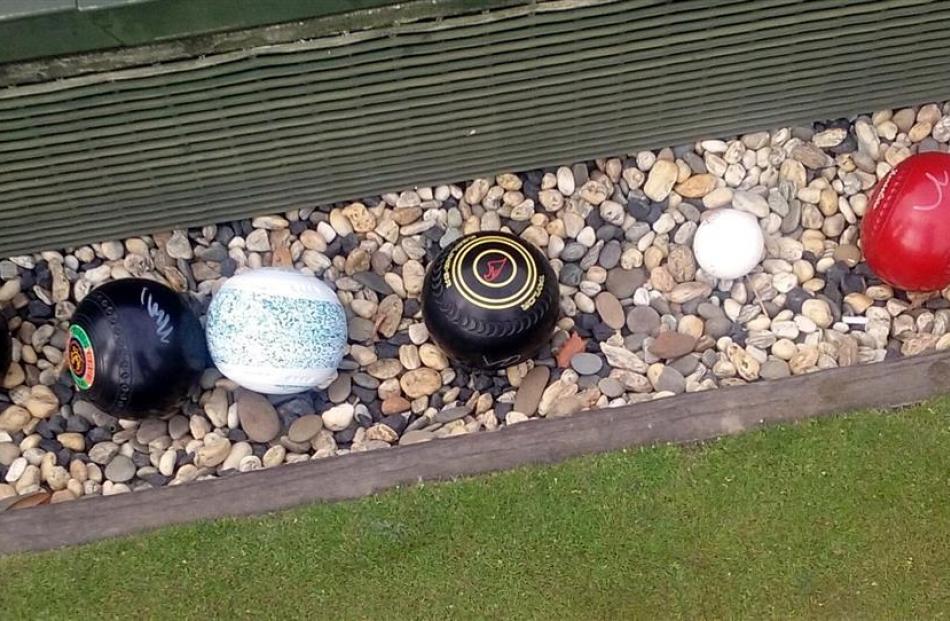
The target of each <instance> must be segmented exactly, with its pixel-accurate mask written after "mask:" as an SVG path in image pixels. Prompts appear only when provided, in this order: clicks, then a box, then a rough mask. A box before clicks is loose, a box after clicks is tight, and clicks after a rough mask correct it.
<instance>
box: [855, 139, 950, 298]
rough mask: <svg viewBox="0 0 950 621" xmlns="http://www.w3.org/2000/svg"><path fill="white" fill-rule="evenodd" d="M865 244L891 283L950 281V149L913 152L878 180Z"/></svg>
mask: <svg viewBox="0 0 950 621" xmlns="http://www.w3.org/2000/svg"><path fill="white" fill-rule="evenodd" d="M861 245H862V248H863V250H864V256H865V257H866V258H867V262H868V265H869V266H870V267H871V269H872V270H873V271H874V273H875V274H877V275H878V276H879V277H880V278H881V279H882V280H884V281H885V282H887V283H888V284H891V285H893V286H895V287H898V288H900V289H905V290H907V291H937V290H940V289H944V288H946V287H947V286H950V155H948V154H946V153H937V152H930V153H921V154H918V155H912V156H911V157H909V158H907V159H906V160H904V161H903V162H901V163H900V164H898V165H897V167H896V168H895V169H894V170H893V171H891V172H890V173H889V174H888V175H887V176H886V177H885V178H884V179H883V180H882V181H881V182H880V183H878V185H877V187H875V189H874V192H873V193H872V194H871V203H870V206H869V207H868V212H867V214H866V215H865V217H864V222H863V223H862V226H861Z"/></svg>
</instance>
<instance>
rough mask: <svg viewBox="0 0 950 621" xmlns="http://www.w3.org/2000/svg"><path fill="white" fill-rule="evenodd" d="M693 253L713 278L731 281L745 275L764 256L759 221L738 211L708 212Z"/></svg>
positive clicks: (763, 242)
mask: <svg viewBox="0 0 950 621" xmlns="http://www.w3.org/2000/svg"><path fill="white" fill-rule="evenodd" d="M693 254H694V255H695V256H696V262H697V263H699V266H700V267H701V268H703V271H704V272H706V273H707V274H709V275H710V276H713V277H715V278H722V279H729V280H732V279H735V278H741V277H743V276H745V275H746V274H748V273H749V272H751V271H752V270H753V269H755V266H756V265H758V264H759V262H760V261H761V260H762V257H763V255H764V254H765V239H764V238H763V236H762V228H761V227H760V226H759V221H758V219H757V218H756V217H755V216H754V215H752V214H751V213H748V212H745V211H739V210H738V209H714V210H712V211H710V212H708V213H707V214H706V215H705V216H704V219H703V222H702V224H700V225H699V229H698V230H697V231H696V235H695V237H694V238H693Z"/></svg>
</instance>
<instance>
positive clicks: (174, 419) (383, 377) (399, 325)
mask: <svg viewBox="0 0 950 621" xmlns="http://www.w3.org/2000/svg"><path fill="white" fill-rule="evenodd" d="M948 112H950V105H939V104H928V105H925V106H922V107H920V108H907V109H902V110H884V111H881V112H877V113H875V114H873V115H871V116H861V117H858V118H856V119H838V120H833V121H829V122H824V123H816V124H815V125H814V126H812V127H792V128H781V129H777V130H775V131H772V132H757V133H751V134H746V135H743V136H740V137H737V138H731V139H723V140H704V141H700V142H697V143H695V144H689V145H683V146H678V147H672V148H666V149H662V150H659V151H642V152H639V153H630V154H627V155H626V156H623V157H614V158H609V159H603V160H597V161H594V162H581V163H576V164H573V165H572V166H562V167H560V168H551V169H545V170H536V171H531V172H527V173H522V174H511V173H503V174H499V175H498V176H497V177H495V178H494V179H475V180H473V181H470V182H466V183H462V184H458V185H440V186H437V187H419V188H415V189H412V190H406V191H402V192H393V193H389V194H384V195H382V196H374V197H369V198H364V199H362V200H359V201H353V202H345V203H340V204H336V205H321V206H313V207H306V208H303V209H300V210H299V211H293V212H289V213H284V214H275V215H268V216H261V217H258V218H254V219H251V220H242V221H239V222H227V223H219V224H217V225H209V226H205V227H202V228H200V229H191V230H187V231H183V230H179V231H173V232H169V233H162V234H156V235H151V236H145V237H135V238H130V239H127V240H125V241H106V242H102V243H100V244H93V245H91V246H83V247H80V248H75V249H71V250H68V251H66V252H52V251H50V252H43V253H40V254H36V255H32V256H19V257H10V258H9V259H7V260H3V261H0V303H2V308H3V313H4V314H5V315H6V317H7V318H8V320H9V324H10V327H11V331H12V333H13V335H14V350H13V359H14V363H13V364H12V366H11V368H10V370H9V372H8V373H7V375H6V377H4V378H3V382H2V383H3V391H2V392H0V499H3V498H7V497H11V496H14V495H26V494H32V493H37V492H44V493H51V494H52V501H53V502H60V501H67V500H72V499H75V498H79V497H82V496H90V495H98V494H107V495H108V494H117V493H123V492H128V491H132V490H137V489H143V488H148V487H157V486H162V485H176V484H180V483H184V482H188V481H192V480H195V479H202V478H208V477H215V476H223V475H227V474H228V473H235V472H245V471H249V470H256V469H260V468H271V467H275V466H278V465H280V464H283V463H294V462H300V461H306V460H309V459H318V458H322V457H327V456H330V455H338V454H342V453H348V452H354V451H369V450H377V449H386V448H390V447H392V446H395V445H404V444H413V443H418V442H426V441H430V440H435V439H438V438H442V437H447V436H455V435H460V434H468V433H475V432H482V431H492V430H496V429H498V428H500V427H505V426H508V425H514V424H518V423H523V422H525V421H529V420H533V419H538V418H544V417H554V416H571V415H572V414H574V413H576V412H578V411H580V410H583V409H587V408H595V407H596V408H601V407H614V406H619V405H626V404H631V403H639V402H642V401H649V400H652V399H659V398H663V397H668V396H671V395H675V394H679V393H683V392H696V391H703V390H712V389H716V388H718V387H720V386H734V385H738V384H744V383H748V382H753V381H759V380H778V379H781V378H784V377H788V376H791V375H800V374H804V373H811V372H814V371H818V370H820V369H829V368H833V367H839V366H848V365H854V364H863V363H871V362H878V361H881V360H885V359H890V358H894V357H897V356H902V355H914V354H919V353H923V352H927V351H933V350H935V349H936V350H942V349H947V348H950V334H948V324H950V290H946V291H944V292H943V293H942V294H941V293H940V292H937V293H934V294H927V295H924V294H907V293H905V292H902V291H895V290H893V289H892V288H890V287H888V286H887V285H884V284H882V283H881V282H880V281H879V280H878V279H876V278H875V277H874V275H873V274H872V273H871V272H870V270H868V269H867V266H866V265H865V264H864V263H863V261H862V255H861V250H860V243H859V225H860V220H861V217H862V215H863V214H864V213H865V210H866V208H867V204H868V195H869V193H870V190H871V188H872V187H873V186H874V184H875V183H876V182H877V181H878V180H879V179H881V178H882V177H883V176H884V175H885V174H886V173H887V172H888V171H890V170H891V169H892V168H893V167H894V166H895V165H896V164H897V163H898V162H900V161H901V160H903V159H904V158H906V157H908V156H909V155H910V154H912V153H915V152H917V151H928V150H941V151H946V150H947V143H948V141H950V115H948ZM729 205H732V206H734V207H735V208H737V209H741V210H744V211H748V212H750V213H753V214H755V216H756V217H758V218H759V221H760V224H761V226H762V229H763V231H764V232H765V234H766V246H767V257H766V259H765V260H764V261H763V262H762V263H761V265H760V266H759V267H758V268H756V270H755V271H754V272H753V273H752V274H750V275H749V276H747V277H745V278H743V279H741V280H736V281H734V282H733V281H716V280H715V279H711V278H709V277H708V276H706V275H704V274H703V273H702V271H701V270H699V269H697V265H696V262H695V260H694V257H693V254H692V250H691V242H692V237H693V234H694V233H695V231H696V229H697V224H698V222H699V219H700V216H701V214H702V212H703V211H704V210H706V209H710V208H715V207H723V206H729ZM502 229H503V230H510V231H512V232H514V233H516V234H520V235H521V236H522V237H523V238H524V239H526V240H528V241H530V242H532V243H534V244H535V245H537V246H538V247H540V248H541V249H542V250H543V251H544V252H545V253H546V254H547V256H548V257H549V258H550V259H551V262H552V264H553V266H554V269H555V271H556V272H557V273H558V279H559V282H560V291H561V302H560V306H561V311H562V314H561V319H560V321H559V323H558V328H557V331H556V332H555V334H554V335H553V337H552V338H551V340H550V343H549V345H547V346H545V347H544V348H543V349H542V350H541V351H540V352H539V353H538V356H537V357H536V359H534V360H533V361H530V362H527V363H524V364H520V365H518V366H514V367H510V368H508V369H506V370H505V371H503V372H498V373H493V374H486V373H480V372H473V371H466V370H464V369H461V368H454V367H453V366H452V365H451V364H450V362H449V361H448V360H447V359H446V357H445V356H444V355H443V354H442V352H441V351H440V350H439V349H438V348H437V347H436V346H434V345H433V344H432V343H431V342H430V341H429V338H428V334H427V332H426V329H425V326H424V325H423V324H422V322H421V318H420V314H419V293H420V291H421V289H422V280H423V276H424V273H425V267H426V265H427V262H428V261H429V260H431V259H432V258H434V256H435V255H436V254H437V253H438V252H439V250H440V248H442V247H445V246H446V245H447V244H449V243H450V242H451V241H453V240H454V239H456V238H458V237H459V236H460V235H463V234H466V233H470V232H474V231H479V230H502ZM265 265H280V266H291V265H292V266H294V267H297V268H299V269H302V270H309V271H311V272H313V273H316V274H317V275H319V276H320V277H321V278H323V279H324V280H325V281H326V282H328V283H330V284H331V286H333V287H335V288H336V290H337V291H338V294H339V297H340V299H341V301H342V302H343V304H344V306H345V308H346V311H347V314H348V316H349V342H350V347H349V353H348V355H347V356H346V358H345V359H344V361H343V364H342V367H341V369H340V374H339V377H338V379H337V380H336V381H335V382H334V384H333V385H332V386H330V388H329V389H328V390H327V391H319V392H318V391H313V392H309V393H304V394H300V395H292V396H285V397H267V398H265V397H263V396H260V395H257V394H255V393H250V392H247V391H238V390H235V389H236V386H234V385H233V384H232V383H231V382H230V381H228V380H227V379H226V378H223V377H222V376H221V375H220V373H218V372H217V371H216V370H215V369H208V370H207V371H206V372H205V373H204V375H203V377H202V379H201V382H200V384H201V385H200V390H198V389H196V390H195V392H194V393H193V394H192V399H191V400H190V401H189V402H188V403H186V404H185V406H184V407H183V408H182V410H181V411H180V412H178V413H176V414H174V415H173V416H170V417H168V418H166V419H164V420H158V419H153V420H144V421H132V420H122V419H115V418H113V417H111V416H109V415H108V414H107V413H104V412H101V411H98V410H97V409H96V408H95V407H93V406H92V405H90V404H89V403H87V402H84V401H81V400H78V399H76V398H75V396H76V393H75V391H74V390H73V388H72V387H71V385H70V383H69V381H68V374H64V372H63V370H64V364H63V348H64V346H65V344H66V332H65V329H66V326H67V323H68V320H69V318H70V316H71V314H72V311H73V309H74V308H75V305H76V302H77V301H78V300H81V299H82V298H83V296H84V295H86V294H87V293H88V292H89V291H90V290H91V289H92V288H93V287H95V286H96V285H99V284H101V283H103V282H106V281H108V280H110V279H116V278H123V277H128V276H142V277H148V278H154V279H156V280H159V281H161V282H164V283H166V284H168V285H170V286H171V287H173V288H174V289H176V290H178V291H187V292H188V293H189V294H190V296H191V297H192V298H193V300H194V302H195V304H196V305H197V306H200V307H201V308H203V309H206V308H207V305H208V302H209V301H210V298H211V295H212V292H213V291H214V290H215V289H216V288H217V287H218V286H220V284H221V283H222V282H223V280H224V279H225V278H226V277H228V276H231V275H232V274H234V273H236V272H237V271H239V270H241V269H243V268H245V267H258V266H265Z"/></svg>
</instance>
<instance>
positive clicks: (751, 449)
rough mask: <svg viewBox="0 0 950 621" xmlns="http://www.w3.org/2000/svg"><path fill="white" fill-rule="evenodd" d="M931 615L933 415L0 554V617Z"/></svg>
mask: <svg viewBox="0 0 950 621" xmlns="http://www.w3.org/2000/svg"><path fill="white" fill-rule="evenodd" d="M789 407H794V404H789ZM103 519H108V516H104V517H103ZM948 615H950V400H941V401H937V402H933V403H930V404H928V405H926V406H922V407H918V408H914V409H911V410H907V411H904V412H901V413H898V414H889V415H881V414H876V413H862V414H857V415H852V416H847V417H840V418H834V419H829V420H823V421H809V422H806V423H803V424H799V425H792V426H788V427H782V428H773V429H769V430H767V431H759V432H754V433H750V434H747V435H744V436H741V437H738V438H730V439H726V440H723V441H720V442H716V443H713V444H710V445H707V446H704V447H690V448H678V447H660V448H652V449H645V450H631V451H627V452H622V453H615V454H611V455H604V456H598V457H592V458H585V459H579V460H574V461H571V462H569V463H566V464H563V465H559V466H556V467H549V468H532V469H523V470H520V471H516V472H510V473H504V474H499V475H494V476H489V477H482V478H477V479H471V480H466V481H463V482H456V483H451V484H439V485H426V486H422V487H414V488H411V489H408V490H401V491H397V492H393V493H387V494H383V495H381V496H378V497H374V498H370V499H366V500H363V501H359V502H352V503H344V504H336V505H323V506H319V505H318V506H313V507H309V508H306V509H303V510H298V511H293V512H289V513H285V514H281V515H278V516H270V517H265V518H257V519H243V520H222V521H218V522H214V523H205V524H199V525H193V526H187V527H178V528H171V529H166V530H163V531H159V532H157V533H153V534H150V535H147V536H144V537H136V538H130V539H125V540H121V541H112V542H106V543H100V544H96V545H91V546H85V547H81V548H77V549H70V550H66V551H58V552H53V553H43V554H37V555H24V556H16V557H7V558H3V559H0V619H18V618H27V617H29V618H33V617H41V618H57V619H59V618H63V619H66V618H119V617H121V618H126V619H133V618H169V619H181V618H200V619H212V618H227V617H235V618H259V619H271V618H302V617H306V618H315V619H323V618H328V619H336V618H365V619H403V618H406V619H448V618H495V619H528V618H536V619H620V618H623V619H632V618H667V617H680V618H690V619H696V618H739V617H741V618H762V617H781V618H790V617H791V618H801V617H808V618H816V617H820V618H829V619H832V618H833V619H840V618H873V619H910V618H914V619H917V618H947V616H948Z"/></svg>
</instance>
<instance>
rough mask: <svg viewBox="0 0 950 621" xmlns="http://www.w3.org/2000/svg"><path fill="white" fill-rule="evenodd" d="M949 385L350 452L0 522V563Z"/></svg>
mask: <svg viewBox="0 0 950 621" xmlns="http://www.w3.org/2000/svg"><path fill="white" fill-rule="evenodd" d="M948 387H950V352H944V353H938V354H931V355H927V356H920V357H913V358H906V359H901V360H896V361H892V362H885V363H879V364H873V365H866V366H858V367H849V368H843V369H834V370H829V371H823V372H819V373H814V374H810V375H803V376H798V377H793V378H788V379H783V380H778V381H772V382H757V383H753V384H749V385H746V386H737V387H731V388H722V389H719V390H715V391H710V392H702V393H692V394H686V395H681V396H678V397H672V398H668V399H661V400H657V401H651V402H648V403H641V404H637V405H630V406H625V407H618V408H611V409H603V410H597V411H590V412H585V413H581V414H577V415H575V416H573V417H570V418H560V419H551V420H540V421H533V422H528V423H522V424H520V425H517V426H513V427H510V428H507V429H504V430H501V431H498V432H494V433H477V434H473V435H470V436H461V437H457V438H450V439H443V440H436V441H433V442H428V443H425V444H417V445H411V446H404V447H396V448H393V449H391V450H379V451H373V452H367V453H352V454H349V455H343V456H339V457H330V458H327V459H320V460H316V461H310V462H306V463H301V464H294V465H288V466H281V467H278V468H274V469H270V470H259V471H255V472H250V473H245V474H240V475H236V476H232V477H227V478H222V479H212V480H204V481H198V482H194V483H189V484H186V485H183V486H176V487H164V488H161V489H154V490H147V491H142V492H136V493H132V494H121V495H118V496H107V497H106V496H98V497H92V498H88V499H84V500H79V501H76V502H67V503H61V504H56V505H45V506H40V507H36V508H32V509H22V510H15V511H8V512H5V513H0V554H10V553H15V552H24V551H31V550H44V549H50V548H56V547H60V546H66V545H75V544H81V543H86V542H90V541H95V540H98V539H103V538H108V537H117V536H121V535H128V534H131V533H136V532H141V531H144V530H149V529H154V528H158V527H161V526H167V525H170V524H181V523H186V522H192V521H195V520H206V519H212V518H220V517H225V516H240V515H253V514H260V513H266V512H270V511H276V510H280V509H286V508H289V507H294V506H297V505H301V504H305V503H311V502H328V501H336V500H345V499H352V498H358V497H362V496H366V495H369V494H373V493H375V492H379V491H382V490H385V489H388V488H392V487H396V486H400V485H409V484H413V483H417V482H421V481H435V480H446V479H452V478H454V477H459V476H465V475H474V474H482V473H487V472H493V471H497V470H504V469H509V468H515V467H518V466H524V465H527V464H542V463H553V462H559V461H563V460H565V459H568V458H571V457H577V456H580V455H585V454H592V453H602V452H606V451H613V450H618V449H622V448H627V447H634V446H643V445H649V444H657V443H670V442H675V443H685V442H695V441H701V440H709V439H712V438H717V437H720V436H726V435H733V434H738V433H741V432H743V431H746V430H749V429H753V428H755V427H758V426H761V425H765V424H772V423H780V422H788V421H794V420H801V419H805V418H809V417H815V416H823V415H829V414H834V413H841V412H846V411H849V410H854V409H857V408H868V407H880V408H883V407H895V406H900V405H907V404H910V403H915V402H918V401H921V400H923V399H926V398H929V397H932V396H934V395H937V394H941V393H944V392H948Z"/></svg>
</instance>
